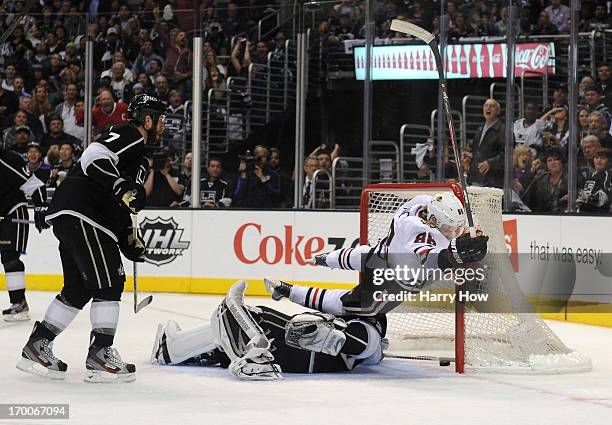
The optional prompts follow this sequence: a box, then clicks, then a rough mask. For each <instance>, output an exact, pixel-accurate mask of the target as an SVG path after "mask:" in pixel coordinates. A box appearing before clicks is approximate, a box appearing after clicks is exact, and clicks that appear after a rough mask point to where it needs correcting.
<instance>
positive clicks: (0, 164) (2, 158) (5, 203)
mask: <svg viewBox="0 0 612 425" xmlns="http://www.w3.org/2000/svg"><path fill="white" fill-rule="evenodd" d="M0 181H1V182H2V183H1V184H0V216H2V217H4V216H7V215H9V214H10V213H11V212H12V211H13V210H15V209H16V208H18V207H19V206H21V205H27V201H26V196H31V197H32V201H33V202H34V205H40V204H41V203H42V202H44V201H46V199H47V193H46V190H45V188H44V183H43V182H42V181H41V180H40V179H38V178H37V177H36V176H35V175H34V174H32V173H31V172H30V170H28V168H27V166H26V162H25V161H24V160H23V158H22V157H21V155H19V154H18V153H15V152H13V151H12V150H10V149H0Z"/></svg>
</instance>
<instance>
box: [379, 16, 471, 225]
mask: <svg viewBox="0 0 612 425" xmlns="http://www.w3.org/2000/svg"><path fill="white" fill-rule="evenodd" d="M391 30H393V31H398V32H403V33H405V34H409V35H412V36H414V37H416V38H418V39H420V40H422V41H424V42H425V43H426V44H427V45H428V46H429V47H430V48H431V50H432V51H433V55H434V58H435V59H436V66H437V67H438V80H439V85H440V91H441V92H442V99H443V100H444V110H445V112H446V120H447V122H448V133H449V135H450V141H451V146H452V148H453V155H454V156H455V165H456V166H457V176H459V182H460V184H461V190H462V191H463V198H464V206H465V214H466V215H467V219H468V226H469V228H470V236H471V237H476V229H475V227H474V218H473V217H472V208H471V207H470V199H469V197H468V193H467V179H466V173H465V171H464V170H463V165H462V164H461V158H460V156H459V149H458V148H457V144H456V143H455V129H454V127H453V117H452V114H451V105H450V100H449V99H448V91H447V88H446V78H445V77H444V71H443V70H442V58H441V57H440V51H439V50H438V42H437V41H436V36H435V35H433V34H431V33H430V32H428V31H426V30H424V29H423V28H421V27H419V26H417V25H414V24H411V23H410V22H406V21H400V20H399V19H394V20H393V21H391Z"/></svg>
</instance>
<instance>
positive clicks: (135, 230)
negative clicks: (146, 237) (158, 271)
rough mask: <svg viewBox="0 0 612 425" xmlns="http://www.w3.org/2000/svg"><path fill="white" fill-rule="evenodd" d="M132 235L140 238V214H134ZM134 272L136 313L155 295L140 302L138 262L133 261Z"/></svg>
mask: <svg viewBox="0 0 612 425" xmlns="http://www.w3.org/2000/svg"><path fill="white" fill-rule="evenodd" d="M132 237H133V238H134V240H135V241H136V240H138V215H136V214H134V215H132ZM132 267H133V272H134V314H136V313H138V312H139V311H140V310H142V309H143V308H145V307H146V306H148V305H149V304H151V302H152V301H153V295H149V296H148V297H146V298H145V299H144V300H142V301H140V302H138V263H137V262H136V261H133V262H132Z"/></svg>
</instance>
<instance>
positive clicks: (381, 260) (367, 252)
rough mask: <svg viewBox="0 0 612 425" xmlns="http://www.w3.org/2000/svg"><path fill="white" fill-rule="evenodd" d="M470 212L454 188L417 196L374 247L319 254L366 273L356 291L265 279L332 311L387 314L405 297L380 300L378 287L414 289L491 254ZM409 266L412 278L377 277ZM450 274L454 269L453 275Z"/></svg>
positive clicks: (282, 293) (276, 289)
mask: <svg viewBox="0 0 612 425" xmlns="http://www.w3.org/2000/svg"><path fill="white" fill-rule="evenodd" d="M465 222H466V214H465V211H464V207H463V204H462V203H461V201H460V200H459V199H458V198H457V197H456V196H455V195H454V194H453V193H450V192H445V193H439V194H436V195H434V196H430V195H419V196H415V197H414V198H412V199H411V200H410V201H408V202H406V203H405V204H403V205H402V206H400V207H399V208H398V209H397V211H396V212H395V214H394V216H393V221H392V222H391V225H390V227H389V231H388V233H387V236H386V237H384V238H382V239H381V240H380V241H379V242H378V243H377V244H376V245H375V246H370V245H360V246H357V247H355V248H342V249H338V250H335V251H332V252H329V253H325V254H319V255H317V256H315V258H314V259H313V264H316V265H318V266H325V267H330V268H339V269H344V270H358V271H361V272H363V273H364V278H363V279H362V282H361V283H360V284H359V285H358V286H356V287H355V288H354V289H352V290H350V291H349V290H340V289H335V290H330V289H321V288H317V287H310V286H297V285H290V284H288V283H285V282H282V281H272V280H267V279H266V280H265V284H266V289H267V290H268V292H270V293H271V294H272V298H273V299H275V300H280V299H282V298H285V297H286V298H289V300H291V301H293V302H294V303H297V304H300V305H302V306H305V307H309V308H312V309H315V310H318V311H321V312H323V313H329V314H333V315H346V314H351V315H359V316H376V315H378V314H382V313H388V312H389V311H391V310H393V309H394V308H395V307H397V306H398V305H400V304H401V303H402V301H394V300H393V299H389V298H390V297H388V298H387V299H385V300H381V299H380V297H377V296H376V294H375V292H379V293H380V292H386V293H398V292H399V291H406V292H415V291H420V290H422V289H424V288H425V287H427V285H428V284H429V283H431V282H432V281H434V280H435V277H436V276H439V275H440V274H441V273H439V272H441V271H456V270H457V269H459V268H465V267H468V266H469V265H470V264H471V263H474V262H478V261H480V260H482V259H483V258H484V256H485V255H486V253H487V241H488V239H489V238H488V236H485V235H484V234H482V232H481V231H477V232H476V236H475V237H471V236H470V234H469V233H468V232H466V231H465V230H466V229H465ZM400 267H401V268H402V269H409V270H411V271H414V272H413V273H410V274H409V278H408V279H405V278H404V277H401V278H392V279H388V280H386V281H385V283H384V286H377V283H376V282H373V280H374V279H373V277H374V276H375V272H376V270H383V271H386V270H389V269H393V270H395V269H397V268H400ZM451 276H452V274H451Z"/></svg>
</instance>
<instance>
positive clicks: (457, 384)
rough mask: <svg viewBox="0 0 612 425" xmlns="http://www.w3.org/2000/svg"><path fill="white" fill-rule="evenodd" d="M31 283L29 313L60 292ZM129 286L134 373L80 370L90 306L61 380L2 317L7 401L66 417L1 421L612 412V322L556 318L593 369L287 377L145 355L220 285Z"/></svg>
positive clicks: (126, 313) (534, 420) (205, 307)
mask: <svg viewBox="0 0 612 425" xmlns="http://www.w3.org/2000/svg"><path fill="white" fill-rule="evenodd" d="M54 295H55V294H53V293H51V292H28V294H27V297H28V302H29V304H30V309H31V314H32V318H33V320H40V319H41V318H42V317H43V315H44V311H45V309H46V307H47V305H48V303H49V302H50V301H51V299H52V298H53V297H54ZM131 297H132V294H131V293H129V294H124V297H123V298H124V301H123V302H122V304H121V308H122V312H121V318H120V324H119V331H118V334H117V337H116V339H115V342H116V344H115V346H116V347H117V348H118V349H119V351H120V353H121V355H122V356H123V358H124V360H127V361H130V362H133V363H135V364H136V367H137V380H136V382H134V383H130V384H87V383H84V382H83V381H82V375H83V371H84V368H85V364H84V363H85V355H86V352H87V344H88V338H89V330H90V323H89V308H88V307H86V308H85V309H84V311H83V312H82V313H81V314H80V315H79V316H78V317H77V319H76V320H75V321H74V323H73V324H72V325H71V326H70V328H69V329H68V330H67V331H66V332H64V333H63V334H62V335H60V336H59V337H58V338H57V339H56V342H55V348H54V351H55V353H56V355H57V356H58V357H59V358H61V359H62V360H64V361H65V362H66V363H68V373H67V377H66V380H65V381H59V382H58V381H48V380H44V379H42V378H37V377H34V376H30V375H27V374H24V373H23V372H20V371H18V370H17V369H16V368H15V364H16V362H17V361H18V359H19V355H20V350H21V347H22V346H23V344H24V343H25V341H26V339H27V336H28V335H29V332H30V330H31V328H32V324H33V320H32V321H31V322H25V323H18V324H7V323H4V322H0V341H1V343H0V403H69V404H70V420H64V421H61V420H54V421H51V420H36V421H34V420H3V419H0V424H2V425H4V424H10V425H13V424H14V425H25V424H68V423H69V424H78V425H97V424H101V425H110V424H113V425H137V424H143V425H152V424H160V425H166V424H171V425H183V424H184V425H191V424H197V425H220V424H245V425H246V424H257V425H273V424H292V425H298V424H308V425H315V424H333V425H345V424H346V425H361V424H364V425H366V424H368V425H369V424H377V425H378V424H381V425H386V424H411V425H414V424H426V425H436V424H444V425H447V424H461V425H464V424H465V425H476V424H486V425H505V424H508V425H516V424H520V425H525V424H534V425H547V424H550V425H565V424H567V425H570V424H572V425H573V424H581V423H586V424H588V425H598V424H602V425H603V424H606V425H609V424H612V329H609V328H599V327H593V326H584V325H576V324H570V323H559V322H550V326H551V327H552V328H553V329H554V331H555V332H557V333H558V335H559V336H560V337H561V338H562V339H563V340H564V341H565V342H566V343H567V344H568V345H570V346H571V347H573V348H576V349H578V350H579V351H581V352H583V353H584V354H586V355H588V356H590V357H591V358H592V360H593V364H594V369H593V371H592V372H588V373H583V374H576V375H553V376H502V375H488V374H479V375H465V376H459V375H456V374H455V373H453V371H452V370H451V368H450V367H447V368H442V367H439V366H437V365H434V364H431V363H427V362H409V361H405V360H389V359H386V360H384V361H383V363H382V364H381V365H379V366H375V367H364V368H359V369H357V370H355V371H354V372H352V373H345V374H325V375H286V376H285V379H284V380H283V381H280V382H242V381H238V380H236V379H233V378H232V377H230V376H229V375H228V374H227V372H226V371H225V370H222V369H219V368H203V367H161V366H153V365H151V364H149V355H150V351H151V346H152V342H153V338H154V335H155V331H156V328H157V323H158V322H165V321H166V320H169V319H174V320H176V321H177V322H178V323H179V324H180V325H181V326H182V327H183V328H187V327H190V326H193V325H195V324H197V323H198V322H199V320H201V319H206V320H207V319H208V318H209V316H210V314H211V312H212V310H213V309H214V308H215V307H216V305H217V304H218V302H219V300H220V297H216V296H198V295H178V294H154V295H153V297H154V300H153V304H151V305H150V306H149V307H147V308H145V309H144V310H142V311H141V312H140V313H138V314H137V315H134V313H133V312H132V306H131ZM248 302H249V303H253V304H268V305H271V306H274V307H276V308H278V309H279V310H282V311H285V312H295V311H297V310H298V309H299V307H297V306H294V305H292V304H290V303H288V302H283V303H274V302H273V301H271V300H268V299H264V298H252V299H249V300H248Z"/></svg>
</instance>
